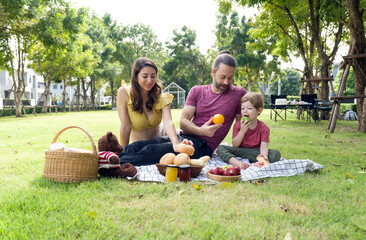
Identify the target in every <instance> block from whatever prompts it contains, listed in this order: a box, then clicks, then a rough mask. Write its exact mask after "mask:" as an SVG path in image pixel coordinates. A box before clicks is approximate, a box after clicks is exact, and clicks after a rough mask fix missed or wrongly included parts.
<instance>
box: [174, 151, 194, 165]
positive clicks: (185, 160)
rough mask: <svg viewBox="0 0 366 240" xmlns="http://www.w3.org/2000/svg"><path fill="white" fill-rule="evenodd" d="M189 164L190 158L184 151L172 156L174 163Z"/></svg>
mask: <svg viewBox="0 0 366 240" xmlns="http://www.w3.org/2000/svg"><path fill="white" fill-rule="evenodd" d="M182 164H191V159H190V158H189V156H188V155H187V154H186V153H179V154H178V155H177V156H175V158H174V165H182Z"/></svg>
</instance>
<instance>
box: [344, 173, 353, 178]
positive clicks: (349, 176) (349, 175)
mask: <svg viewBox="0 0 366 240" xmlns="http://www.w3.org/2000/svg"><path fill="white" fill-rule="evenodd" d="M344 175H346V178H348V179H354V178H355V176H353V175H352V174H350V173H345V174H344Z"/></svg>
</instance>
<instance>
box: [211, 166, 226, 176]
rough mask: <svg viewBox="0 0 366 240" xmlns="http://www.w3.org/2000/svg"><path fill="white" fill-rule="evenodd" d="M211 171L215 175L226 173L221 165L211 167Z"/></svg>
mask: <svg viewBox="0 0 366 240" xmlns="http://www.w3.org/2000/svg"><path fill="white" fill-rule="evenodd" d="M210 173H211V174H215V175H222V174H223V173H224V170H222V168H220V167H214V168H211V169H210Z"/></svg>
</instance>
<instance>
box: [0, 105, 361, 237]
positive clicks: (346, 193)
mask: <svg viewBox="0 0 366 240" xmlns="http://www.w3.org/2000/svg"><path fill="white" fill-rule="evenodd" d="M180 113H181V110H175V109H174V110H172V116H173V120H174V123H175V125H176V127H177V128H179V118H180ZM260 120H262V121H264V122H265V123H266V124H267V125H268V126H269V128H270V129H271V136H270V148H277V149H279V150H280V151H281V153H282V156H283V157H284V158H286V159H310V160H313V161H315V162H317V163H319V164H322V165H324V169H322V170H320V171H317V172H307V173H306V174H305V175H299V176H293V177H282V178H268V179H264V181H263V182H261V183H259V184H256V183H255V182H253V183H250V182H238V183H233V184H223V183H213V182H195V183H197V184H199V185H200V186H201V187H202V189H201V190H199V191H197V190H196V189H195V188H194V187H193V186H192V183H187V184H184V183H180V182H176V183H171V184H162V183H148V182H138V181H127V180H119V179H98V180H97V181H92V182H84V183H76V184H63V183H55V182H50V181H47V180H45V179H43V178H42V172H43V167H44V151H45V150H46V149H47V148H48V147H49V145H50V143H51V141H52V139H53V138H54V137H55V135H56V134H57V133H58V132H59V131H60V130H61V129H62V128H64V127H66V126H69V125H77V126H81V127H83V128H85V129H86V130H87V131H88V132H89V133H90V135H91V136H92V137H93V141H94V142H95V143H96V142H97V140H98V139H99V138H100V137H101V136H102V135H104V134H105V133H106V132H107V131H112V132H113V133H115V134H116V135H118V131H119V119H118V116H117V112H116V111H97V112H92V111H90V112H80V113H58V114H54V113H53V114H40V115H39V116H30V115H29V116H28V117H26V118H14V117H2V118H0V125H1V132H0V161H1V167H0V182H1V185H0V239H284V237H285V236H286V234H288V233H290V234H291V236H292V238H293V239H363V238H364V236H365V230H364V229H362V226H363V225H362V224H363V223H362V219H364V218H365V213H366V202H365V199H366V193H365V182H366V181H365V180H366V176H365V174H364V173H362V172H364V171H365V167H366V144H365V142H366V135H365V134H362V133H358V132H357V131H356V129H357V122H350V121H348V122H346V121H338V122H337V127H336V129H335V132H334V133H333V134H330V133H329V131H328V130H327V127H328V122H327V121H321V122H320V123H313V122H311V123H309V122H306V121H303V120H297V119H296V113H295V112H293V113H289V114H288V115H287V121H282V120H281V121H277V122H275V121H274V120H270V119H269V110H265V111H264V112H263V114H262V115H261V116H260ZM231 134H232V132H231V131H230V133H229V134H228V136H227V137H226V138H225V140H224V141H226V142H229V143H231V137H232V136H231ZM57 141H60V142H64V143H65V144H66V145H67V146H70V147H75V148H81V149H87V150H88V149H89V150H91V142H90V140H89V138H88V137H87V135H86V134H85V133H84V132H82V131H80V130H78V129H70V130H67V131H65V132H64V133H63V134H61V136H60V137H59V139H58V140H57ZM350 176H353V178H352V177H350ZM360 219H361V220H360ZM357 221H360V222H357Z"/></svg>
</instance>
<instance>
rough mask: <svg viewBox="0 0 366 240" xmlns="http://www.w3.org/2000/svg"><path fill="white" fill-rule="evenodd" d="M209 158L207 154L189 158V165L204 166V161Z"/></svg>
mask: <svg viewBox="0 0 366 240" xmlns="http://www.w3.org/2000/svg"><path fill="white" fill-rule="evenodd" d="M208 160H210V157H209V156H203V157H200V158H199V159H191V165H192V166H194V165H196V166H206V162H207V161H208Z"/></svg>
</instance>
